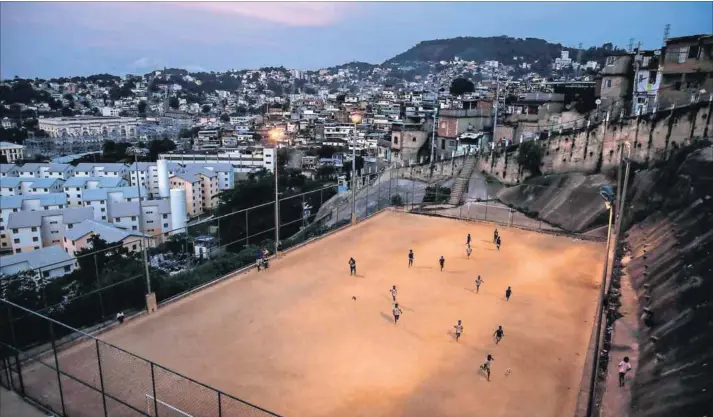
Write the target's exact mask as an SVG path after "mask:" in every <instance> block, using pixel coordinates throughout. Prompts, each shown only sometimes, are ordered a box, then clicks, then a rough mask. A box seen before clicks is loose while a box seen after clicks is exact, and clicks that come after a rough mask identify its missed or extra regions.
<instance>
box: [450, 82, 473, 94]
mask: <svg viewBox="0 0 713 417" xmlns="http://www.w3.org/2000/svg"><path fill="white" fill-rule="evenodd" d="M474 91H475V85H473V83H472V82H470V81H469V80H466V79H465V78H456V79H454V80H453V81H451V88H450V93H451V95H452V96H461V95H463V94H465V93H472V92H474Z"/></svg>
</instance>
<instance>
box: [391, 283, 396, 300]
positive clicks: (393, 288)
mask: <svg viewBox="0 0 713 417" xmlns="http://www.w3.org/2000/svg"><path fill="white" fill-rule="evenodd" d="M396 294H397V291H396V285H394V286H393V287H391V298H393V299H394V301H396Z"/></svg>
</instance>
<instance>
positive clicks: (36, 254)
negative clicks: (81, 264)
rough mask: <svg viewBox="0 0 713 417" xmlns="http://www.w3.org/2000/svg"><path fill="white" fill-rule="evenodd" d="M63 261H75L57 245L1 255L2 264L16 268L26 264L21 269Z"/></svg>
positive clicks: (36, 267)
mask: <svg viewBox="0 0 713 417" xmlns="http://www.w3.org/2000/svg"><path fill="white" fill-rule="evenodd" d="M65 262H75V261H74V258H73V257H72V256H71V255H69V254H68V253H67V252H65V251H64V249H62V247H61V246H58V245H53V246H48V247H46V248H41V249H37V250H33V251H29V252H22V253H16V254H14V255H8V256H3V257H2V266H3V267H9V266H15V268H13V269H16V268H17V266H18V264H26V265H25V267H24V268H22V269H39V268H45V267H48V266H51V265H55V264H61V263H65ZM59 266H61V265H59Z"/></svg>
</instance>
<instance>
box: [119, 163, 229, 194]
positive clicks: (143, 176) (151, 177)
mask: <svg viewBox="0 0 713 417" xmlns="http://www.w3.org/2000/svg"><path fill="white" fill-rule="evenodd" d="M167 168H168V174H169V176H171V175H174V174H175V173H176V172H179V171H192V170H201V169H207V170H209V171H212V172H215V173H216V174H217V176H218V177H217V178H218V190H219V191H225V190H230V189H233V188H234V187H235V168H233V166H232V165H231V164H226V163H221V164H218V163H215V164H184V165H182V164H180V163H171V162H169V163H167ZM129 179H130V182H131V186H132V187H136V185H137V184H141V186H143V187H145V188H146V189H147V190H148V192H149V195H150V196H151V198H156V199H157V198H158V166H157V164H156V163H153V162H138V166H137V163H134V164H132V165H131V167H130V172H129Z"/></svg>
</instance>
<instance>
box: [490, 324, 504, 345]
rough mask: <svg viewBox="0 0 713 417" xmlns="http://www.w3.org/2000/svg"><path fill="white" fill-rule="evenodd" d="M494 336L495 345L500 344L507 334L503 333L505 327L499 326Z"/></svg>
mask: <svg viewBox="0 0 713 417" xmlns="http://www.w3.org/2000/svg"><path fill="white" fill-rule="evenodd" d="M493 336H495V344H496V345H497V344H498V343H500V340H501V339H502V338H503V336H505V332H504V331H503V326H498V330H496V331H495V333H493Z"/></svg>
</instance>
